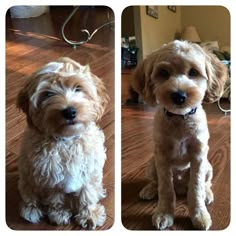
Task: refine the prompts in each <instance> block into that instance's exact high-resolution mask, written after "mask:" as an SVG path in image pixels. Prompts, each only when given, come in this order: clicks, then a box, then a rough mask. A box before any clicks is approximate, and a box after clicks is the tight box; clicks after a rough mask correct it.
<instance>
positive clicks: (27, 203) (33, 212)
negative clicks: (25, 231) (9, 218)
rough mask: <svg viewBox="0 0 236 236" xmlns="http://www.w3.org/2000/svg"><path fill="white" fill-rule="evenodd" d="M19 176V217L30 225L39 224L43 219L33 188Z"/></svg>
mask: <svg viewBox="0 0 236 236" xmlns="http://www.w3.org/2000/svg"><path fill="white" fill-rule="evenodd" d="M23 177H24V176H23V175H21V174H20V180H19V185H18V188H19V192H20V195H21V198H22V200H23V201H22V203H21V206H20V215H21V217H23V218H24V219H25V220H27V221H29V222H31V223H39V222H40V219H41V218H42V217H43V212H42V210H41V208H40V206H39V200H38V197H37V195H36V194H35V193H34V190H33V188H32V187H31V185H30V184H29V183H27V181H26V180H25V178H23Z"/></svg>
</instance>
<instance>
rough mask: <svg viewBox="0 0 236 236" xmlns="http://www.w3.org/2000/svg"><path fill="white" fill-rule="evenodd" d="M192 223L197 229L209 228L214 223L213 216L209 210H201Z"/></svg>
mask: <svg viewBox="0 0 236 236" xmlns="http://www.w3.org/2000/svg"><path fill="white" fill-rule="evenodd" d="M192 223H193V226H194V227H195V228H196V229H202V230H208V229H209V228H210V227H211V224H212V221H211V216H210V214H209V213H208V211H199V212H198V213H197V214H195V215H194V216H193V217H192Z"/></svg>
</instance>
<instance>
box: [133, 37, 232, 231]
mask: <svg viewBox="0 0 236 236" xmlns="http://www.w3.org/2000/svg"><path fill="white" fill-rule="evenodd" d="M227 77H228V73H227V69H226V67H225V66H224V65H223V64H222V63H221V62H220V61H219V60H218V59H217V58H216V57H215V56H214V55H213V54H211V53H210V52H207V51H206V50H204V49H203V48H201V47H200V46H199V45H197V44H192V43H189V42H187V41H178V40H176V41H173V42H170V43H168V44H166V45H163V46H162V47H161V48H160V49H159V50H157V51H156V52H154V53H152V54H151V55H149V56H148V57H147V58H146V59H145V60H144V61H142V62H141V63H140V64H139V65H138V66H137V68H136V70H135V72H134V77H133V88H134V89H135V90H136V91H137V92H138V93H139V94H140V95H141V96H142V97H143V99H144V101H146V102H147V103H148V104H150V105H156V104H159V105H158V110H157V112H156V115H155V118H154V131H153V136H154V152H153V157H152V158H151V160H150V161H149V162H148V164H147V169H146V174H147V177H149V179H150V182H149V183H148V184H147V185H146V186H145V187H144V188H143V189H142V190H141V192H140V193H139V196H140V197H141V198H142V199H153V198H154V197H155V196H156V195H158V198H159V199H158V205H157V207H156V210H155V213H154V214H153V216H152V222H153V225H154V226H155V227H156V228H157V229H166V228H168V227H170V226H172V225H173V222H174V211H175V205H176V195H175V194H176V193H177V194H178V193H179V194H184V193H186V192H187V200H188V207H189V212H190V217H191V220H192V223H193V225H194V227H195V228H197V229H203V230H207V229H209V228H210V227H211V224H212V221H211V216H210V214H209V213H208V210H207V208H206V205H208V204H210V203H211V202H213V200H214V196H213V192H212V190H211V180H212V175H213V174H212V166H211V164H210V163H209V161H208V159H207V153H208V149H209V147H208V139H209V132H208V127H207V119H206V114H205V112H204V110H203V108H202V105H201V104H202V102H203V101H206V102H215V101H216V100H218V99H219V98H220V97H221V95H222V93H223V90H224V84H225V81H226V79H227Z"/></svg>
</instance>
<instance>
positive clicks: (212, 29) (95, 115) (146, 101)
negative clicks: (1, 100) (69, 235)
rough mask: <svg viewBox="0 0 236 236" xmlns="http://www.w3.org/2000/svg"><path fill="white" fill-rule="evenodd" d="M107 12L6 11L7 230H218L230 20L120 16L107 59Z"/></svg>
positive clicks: (151, 12) (199, 10) (218, 15)
mask: <svg viewBox="0 0 236 236" xmlns="http://www.w3.org/2000/svg"><path fill="white" fill-rule="evenodd" d="M115 14H117V13H116V12H115V13H114V11H113V9H112V8H110V7H109V6H69V5H68V6H54V5H53V6H30V5H24V6H23V5H19V6H12V7H11V8H9V9H8V11H7V12H6V54H5V55H6V162H5V163H6V224H7V226H8V227H9V228H10V229H13V230H109V229H110V230H112V228H113V226H114V225H115V223H116V221H118V220H119V219H121V221H122V225H123V227H124V228H125V229H128V230H196V229H198V230H199V229H200V230H223V229H226V228H227V227H228V226H229V224H230V201H231V200H230V181H231V180H230V112H231V110H230V109H231V92H230V88H231V87H230V64H231V60H230V54H231V50H230V46H231V45H230V43H231V42H230V13H229V11H228V10H227V9H226V8H225V7H223V6H157V5H156V6H127V7H126V8H125V9H124V10H123V12H121V13H120V14H121V24H120V25H121V33H122V35H121V38H120V39H119V40H120V42H121V47H120V48H119V49H117V48H116V47H115V40H117V39H115V30H116V29H117V28H116V27H117V25H116V23H117V22H116V21H115ZM199 15H200V16H201V17H200V18H199ZM118 25H119V24H118ZM116 50H121V58H120V60H119V61H117V60H115V58H116V57H115V55H116ZM116 67H119V68H120V74H119V75H117V74H115V68H116ZM116 80H119V83H120V84H121V88H120V90H121V91H117V87H116V85H117V84H119V83H117V81H116ZM115 93H119V94H120V95H121V96H120V99H121V107H115V104H116V103H115ZM116 98H117V96H116ZM116 110H121V117H115V111H116ZM118 121H119V122H121V133H120V132H118V131H117V130H116V129H115V122H118ZM118 135H119V136H121V153H116V152H115V150H116V149H115V147H116V145H118V144H117V143H116V142H117V141H116V138H115V137H117V136H118ZM117 158H118V159H119V160H120V162H121V170H117V168H116V166H115V160H116V159H117ZM116 171H121V177H122V178H121V180H118V179H117V178H115V172H116ZM117 181H120V182H121V203H120V204H121V212H117V211H115V199H116V200H117V198H115V193H116V194H119V191H116V190H117V187H116V183H117ZM118 199H119V198H118ZM120 216H121V217H120Z"/></svg>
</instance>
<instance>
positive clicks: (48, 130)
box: [17, 57, 109, 229]
mask: <svg viewBox="0 0 236 236" xmlns="http://www.w3.org/2000/svg"><path fill="white" fill-rule="evenodd" d="M108 100H109V98H108V95H107V92H106V89H105V87H104V84H103V82H102V80H101V79H99V78H98V77H97V76H95V75H94V74H93V73H92V72H91V71H90V68H89V66H82V65H80V64H79V63H77V62H75V61H74V60H72V59H70V58H66V57H64V58H59V59H58V60H56V61H54V62H50V63H48V64H46V65H45V66H43V67H42V68H41V69H39V70H38V71H36V72H35V73H33V74H32V76H30V77H29V78H28V79H27V81H26V83H25V85H24V87H23V88H22V90H21V91H20V92H19V95H18V99H17V106H18V107H19V108H20V109H22V110H23V112H24V113H25V114H26V117H27V128H26V130H25V132H24V138H23V142H22V146H21V151H20V155H19V191H20V195H21V198H22V204H21V208H20V215H21V216H22V217H23V218H24V219H26V220H27V221H30V222H32V223H37V222H39V221H40V219H41V218H42V217H43V216H45V215H46V216H48V219H49V221H50V222H51V223H53V224H58V225H61V224H68V223H69V222H70V219H71V218H72V217H74V219H75V222H76V223H77V224H79V225H80V226H81V227H82V228H88V229H95V228H96V226H102V225H103V224H104V222H105V219H106V214H105V209H104V206H102V205H101V204H100V203H99V200H100V199H102V198H104V197H105V195H106V194H105V190H104V188H103V183H102V180H103V166H104V163H105V160H106V152H105V147H104V140H105V137H104V133H103V131H102V130H100V129H99V127H98V126H97V125H96V122H97V121H98V120H99V119H100V118H101V116H102V115H103V113H104V110H105V108H106V105H107V103H108Z"/></svg>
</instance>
